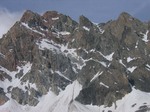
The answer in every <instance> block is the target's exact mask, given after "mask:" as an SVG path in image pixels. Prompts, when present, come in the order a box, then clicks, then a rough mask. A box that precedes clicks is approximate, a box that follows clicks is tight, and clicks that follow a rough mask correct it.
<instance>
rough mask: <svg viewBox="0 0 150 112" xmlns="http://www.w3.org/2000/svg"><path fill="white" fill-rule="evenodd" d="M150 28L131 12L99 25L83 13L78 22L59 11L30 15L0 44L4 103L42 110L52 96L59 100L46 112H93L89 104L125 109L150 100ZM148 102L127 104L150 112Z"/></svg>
mask: <svg viewBox="0 0 150 112" xmlns="http://www.w3.org/2000/svg"><path fill="white" fill-rule="evenodd" d="M148 26H149V23H143V22H141V21H139V20H138V19H136V18H133V17H132V16H131V15H129V14H127V13H122V14H121V15H120V16H119V17H118V19H117V20H114V21H110V22H108V23H105V24H94V23H92V22H91V21H90V20H89V19H88V18H86V17H84V16H83V15H82V16H80V17H79V23H78V22H76V21H74V20H73V19H71V18H70V17H69V16H66V15H63V14H60V13H58V12H56V11H47V12H45V13H44V14H43V15H39V14H37V13H34V12H32V11H29V10H28V11H26V12H25V13H24V15H23V16H22V18H21V20H20V21H18V22H16V23H15V25H14V26H13V27H12V28H11V29H10V30H9V32H8V33H7V34H6V35H5V37H3V38H2V39H1V40H0V92H1V94H0V104H1V105H2V106H3V105H5V104H7V103H10V102H14V101H16V102H17V104H16V105H24V106H25V105H30V106H37V107H38V108H40V106H41V100H40V99H41V98H44V96H45V97H46V98H47V97H48V96H46V95H49V99H50V100H52V101H53V102H50V104H49V106H48V105H47V106H48V108H47V110H44V112H49V111H50V112H57V108H54V106H53V105H56V106H57V107H58V108H61V109H63V108H64V109H65V110H64V111H65V112H73V111H77V112H80V111H81V110H80V109H79V108H78V107H80V108H82V109H83V110H85V111H89V112H91V111H93V110H90V107H88V108H87V106H86V105H96V106H100V108H99V109H100V110H101V111H103V110H107V109H108V108H109V109H110V110H112V111H113V110H114V111H119V109H120V108H122V105H120V104H119V103H117V102H119V101H120V100H121V99H122V98H126V97H127V99H129V98H130V97H132V95H133V94H137V97H138V98H140V97H141V94H142V95H145V94H147V96H149V93H145V92H150V86H149V85H150V75H149V74H150V43H149V40H150V33H149V30H150V29H149V27H148ZM68 88H73V89H68ZM136 89H137V90H136ZM69 90H70V92H69ZM51 95H52V96H53V97H50V96H51ZM54 96H55V97H54ZM61 98H62V99H63V100H62V101H61V100H60V99H61ZM148 99H149V98H148ZM148 99H147V100H146V99H143V100H141V102H140V103H139V102H137V101H136V100H134V101H133V102H132V103H133V104H135V105H137V106H133V104H126V103H125V102H126V101H125V100H121V101H122V104H124V105H127V107H132V108H129V110H135V111H137V110H139V109H143V110H144V109H146V110H148V109H149V105H150V102H149V100H148ZM42 101H44V102H45V101H46V100H42ZM65 101H66V105H65V106H62V105H63V104H62V103H64V102H65ZM13 104H14V103H13ZM10 105H12V104H11V103H10ZM143 105H144V107H143V108H142V106H143ZM13 106H14V105H13ZM103 106H106V107H108V108H103ZM10 107H11V106H10ZM67 108H68V109H67ZM91 108H92V109H94V107H91ZM97 108H98V107H97ZM0 109H1V107H0ZM9 109H10V108H8V111H9ZM17 109H21V110H22V109H23V108H21V107H20V108H17ZM73 109H75V110H73ZM99 109H98V110H97V111H98V112H99ZM21 110H20V111H21ZM10 111H11V110H10ZM22 111H23V112H24V110H22ZM32 111H33V110H32V108H31V110H30V112H32ZM25 112H26V111H25ZM33 112H34V111H33ZM94 112H96V110H95V111H94Z"/></svg>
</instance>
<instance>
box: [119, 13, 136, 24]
mask: <svg viewBox="0 0 150 112" xmlns="http://www.w3.org/2000/svg"><path fill="white" fill-rule="evenodd" d="M118 20H120V21H124V22H127V21H129V20H130V21H132V20H134V18H133V17H132V16H131V15H130V14H128V13H127V12H122V13H121V14H120V15H119V17H118Z"/></svg>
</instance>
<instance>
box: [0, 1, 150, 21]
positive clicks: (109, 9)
mask: <svg viewBox="0 0 150 112" xmlns="http://www.w3.org/2000/svg"><path fill="white" fill-rule="evenodd" d="M0 7H3V8H7V9H8V10H10V11H12V12H13V11H24V10H26V9H30V10H33V11H36V12H39V13H42V12H45V11H47V10H56V11H59V12H61V13H64V14H67V15H69V16H71V17H72V18H74V19H75V20H77V19H78V17H79V16H80V15H82V14H83V15H85V16H87V17H88V18H90V19H91V20H92V21H94V22H106V21H108V20H110V19H115V18H117V16H118V15H119V14H120V13H121V12H123V11H126V12H128V13H130V14H131V15H133V16H135V17H137V18H139V19H141V20H143V21H147V20H149V19H150V13H149V11H150V0H0Z"/></svg>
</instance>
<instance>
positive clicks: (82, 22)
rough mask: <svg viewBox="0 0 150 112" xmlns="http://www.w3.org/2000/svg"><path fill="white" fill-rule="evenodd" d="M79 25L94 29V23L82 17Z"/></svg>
mask: <svg viewBox="0 0 150 112" xmlns="http://www.w3.org/2000/svg"><path fill="white" fill-rule="evenodd" d="M79 25H80V26H85V27H92V25H93V23H92V22H91V21H90V20H89V19H88V18H87V17H85V16H83V15H81V16H80V17H79Z"/></svg>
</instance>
